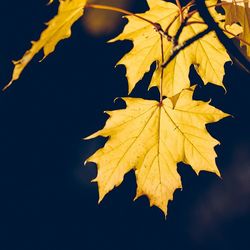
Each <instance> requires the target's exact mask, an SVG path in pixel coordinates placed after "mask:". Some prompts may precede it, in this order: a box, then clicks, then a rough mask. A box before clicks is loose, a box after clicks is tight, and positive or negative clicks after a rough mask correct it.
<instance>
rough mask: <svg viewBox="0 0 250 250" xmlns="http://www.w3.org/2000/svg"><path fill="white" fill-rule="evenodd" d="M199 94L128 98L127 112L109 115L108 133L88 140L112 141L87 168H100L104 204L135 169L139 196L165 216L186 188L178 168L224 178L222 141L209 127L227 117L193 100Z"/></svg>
mask: <svg viewBox="0 0 250 250" xmlns="http://www.w3.org/2000/svg"><path fill="white" fill-rule="evenodd" d="M192 95H193V88H192V89H187V90H184V91H182V92H181V93H180V94H179V95H177V96H175V97H173V98H170V99H165V100H164V101H163V102H162V104H160V103H159V102H157V101H152V100H144V99H139V98H123V100H124V101H125V102H126V105H127V107H126V109H122V110H116V111H111V112H107V114H108V115H109V116H110V118H109V119H108V121H107V123H106V125H105V127H104V128H103V129H102V130H100V131H98V132H96V133H94V134H93V135H91V136H89V137H87V138H86V139H91V138H94V137H97V136H103V137H109V140H108V141H107V143H106V144H105V146H104V147H103V148H101V149H99V150H98V151H97V152H96V153H95V154H94V155H93V156H91V157H90V158H89V159H88V160H87V162H95V163H96V164H97V167H98V174H97V177H96V179H95V180H94V181H96V182H98V187H99V201H101V200H102V199H103V197H104V196H105V195H106V194H107V193H108V192H109V191H110V190H112V189H113V188H114V187H115V186H118V185H120V183H121V182H122V181H123V178H124V175H125V174H126V173H127V172H129V171H130V170H131V169H135V172H136V179H137V195H136V198H137V197H139V196H141V195H147V196H148V197H149V200H150V204H151V205H156V206H158V207H159V208H160V209H161V210H162V211H163V212H164V213H165V214H166V213H167V203H168V201H169V200H172V199H173V193H174V191H175V190H176V189H177V188H181V180H180V176H179V174H178V172H177V163H178V162H184V163H186V164H189V165H191V166H192V168H193V169H194V170H195V172H196V173H197V174H198V173H199V172H200V171H201V170H206V171H210V172H213V173H216V174H217V175H220V174H219V170H218V169H217V167H216V163H215V158H216V153H215V151H214V147H215V146H216V145H217V144H218V141H217V140H215V139H214V138H213V137H211V136H210V135H209V133H208V132H207V130H206V126H205V124H207V123H212V122H216V121H218V120H220V119H222V118H224V117H226V116H228V115H227V114H225V113H223V112H222V111H220V110H218V109H216V108H214V107H213V106H211V105H209V103H207V102H202V101H194V100H192Z"/></svg>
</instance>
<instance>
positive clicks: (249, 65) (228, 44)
mask: <svg viewBox="0 0 250 250" xmlns="http://www.w3.org/2000/svg"><path fill="white" fill-rule="evenodd" d="M195 3H196V6H197V10H198V11H199V14H200V16H201V17H202V19H203V20H204V22H205V23H206V24H207V25H208V27H209V28H210V29H212V30H214V31H215V33H216V35H217V37H218V39H219V40H220V42H221V43H222V44H223V45H224V47H225V48H226V50H227V52H228V53H229V54H230V55H231V56H233V57H234V58H235V59H236V60H237V61H238V62H239V63H240V64H241V65H242V66H243V67H244V68H245V70H246V71H247V72H248V73H250V62H249V61H248V59H247V58H246V57H245V56H244V55H243V54H242V53H241V52H240V51H239V49H238V48H237V47H236V46H235V45H234V43H233V41H232V40H230V39H229V38H228V37H227V36H226V35H225V34H224V32H223V31H222V30H221V29H220V27H219V25H218V24H217V23H216V22H215V21H214V19H213V17H212V16H211V14H210V13H209V11H208V8H207V6H206V4H205V2H204V1H201V0H195Z"/></svg>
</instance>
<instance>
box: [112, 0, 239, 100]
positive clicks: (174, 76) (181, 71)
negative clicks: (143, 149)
mask: <svg viewBox="0 0 250 250" xmlns="http://www.w3.org/2000/svg"><path fill="white" fill-rule="evenodd" d="M215 2H216V1H207V3H210V4H211V3H215ZM148 4H149V10H148V11H146V12H145V13H143V14H137V15H138V16H141V17H143V18H145V19H148V20H150V21H152V22H154V23H159V24H160V25H161V27H162V29H163V30H165V29H166V28H167V27H168V26H169V25H170V24H171V23H172V25H171V26H170V29H169V34H170V35H171V36H174V35H175V34H176V32H177V30H178V28H179V27H180V25H181V20H180V13H179V9H178V7H177V6H176V5H175V4H173V3H169V2H165V1H162V0H155V1H152V0H151V1H149V0H148ZM210 11H211V13H213V14H214V16H217V17H219V19H218V21H220V19H222V18H221V15H219V14H218V13H217V12H215V9H214V8H210ZM187 13H188V9H186V11H184V13H183V15H187ZM215 13H216V15H215ZM127 19H128V24H127V25H126V26H125V28H124V31H123V32H122V33H121V34H120V35H118V37H116V38H115V39H112V40H111V42H114V41H117V40H131V41H132V42H133V48H132V50H131V51H130V52H129V53H127V54H126V55H125V56H124V57H123V58H122V59H121V60H120V61H119V62H118V64H123V65H125V66H126V69H127V74H126V76H127V79H128V85H129V92H131V91H132V90H133V88H134V87H135V85H136V83H137V82H138V81H139V80H141V79H142V78H143V76H144V74H145V73H146V72H148V71H149V70H150V66H151V64H152V63H153V62H157V68H156V70H155V73H154V75H153V77H152V81H151V83H150V87H153V86H159V85H160V81H161V80H160V78H161V67H160V65H161V63H162V55H161V39H160V35H159V33H158V32H157V31H155V30H154V28H153V26H152V25H151V24H150V23H147V22H145V21H143V20H141V19H139V18H137V17H135V16H127ZM202 21H203V20H202V19H201V17H200V16H199V14H198V13H196V14H194V15H193V16H192V17H191V18H190V19H189V22H191V23H192V22H193V24H192V25H188V26H186V27H184V29H183V32H182V33H181V36H180V38H179V42H180V44H181V43H183V42H184V41H186V40H188V39H190V38H192V37H193V36H195V35H197V34H198V33H200V32H202V31H204V30H205V29H206V28H207V26H206V25H204V24H201V23H199V22H202ZM197 22H198V23H197ZM230 31H231V32H233V31H234V29H231V30H230ZM235 32H236V33H237V34H238V33H239V30H238V29H236V30H235ZM172 48H173V44H172V42H171V41H168V40H167V39H165V38H164V39H163V49H164V58H165V60H166V59H168V58H169V57H170V55H171V53H172ZM227 61H230V57H229V56H228V54H227V52H226V50H225V48H224V47H223V45H222V44H221V43H220V42H219V40H218V39H217V37H216V35H215V33H214V32H210V33H209V34H207V35H206V36H204V37H203V38H201V39H199V40H198V41H196V42H194V43H193V44H192V45H191V46H189V47H187V48H186V49H185V50H182V51H181V52H180V53H179V54H178V55H177V56H176V57H175V58H174V60H173V61H172V62H171V63H170V64H169V65H168V66H167V67H166V68H165V69H164V72H163V79H164V80H163V84H162V94H163V95H164V96H168V97H171V96H173V95H176V94H177V93H179V92H180V91H181V90H182V89H184V88H187V87H189V86H190V82H189V78H188V74H189V69H190V66H191V65H192V64H194V65H195V67H196V70H197V71H198V73H199V75H200V76H201V78H202V79H203V81H204V83H205V84H207V83H208V82H211V83H213V84H216V85H219V86H223V83H222V80H223V76H224V64H225V62H227Z"/></svg>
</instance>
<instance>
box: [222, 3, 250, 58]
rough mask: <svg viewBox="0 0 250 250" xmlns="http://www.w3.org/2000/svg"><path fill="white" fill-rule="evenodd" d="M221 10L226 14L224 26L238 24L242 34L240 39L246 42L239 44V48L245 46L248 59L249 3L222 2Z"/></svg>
mask: <svg viewBox="0 0 250 250" xmlns="http://www.w3.org/2000/svg"><path fill="white" fill-rule="evenodd" d="M223 2H225V4H223V5H222V6H223V8H224V9H225V12H226V24H232V23H240V25H241V26H242V28H243V32H242V33H241V34H240V38H242V39H243V40H244V41H246V42H247V43H248V44H246V43H244V42H242V41H241V42H240V44H241V46H246V51H247V55H248V57H250V45H249V44H250V1H248V2H247V1H242V0H224V1H223Z"/></svg>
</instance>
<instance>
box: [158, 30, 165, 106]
mask: <svg viewBox="0 0 250 250" xmlns="http://www.w3.org/2000/svg"><path fill="white" fill-rule="evenodd" d="M160 37H161V65H162V64H163V63H164V61H165V59H164V45H163V35H162V34H160ZM163 73H164V68H163V67H161V79H160V88H159V90H160V104H162V100H163V94H162V92H163V89H162V88H163V77H164V74H163Z"/></svg>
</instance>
